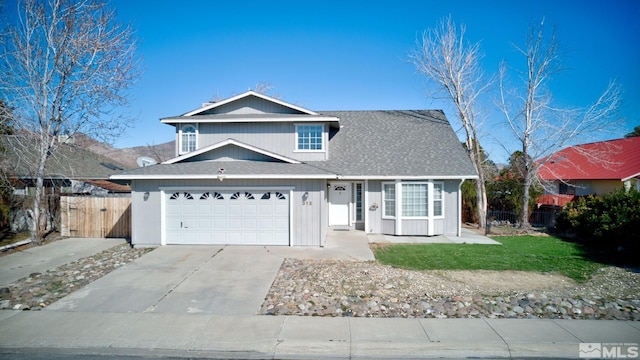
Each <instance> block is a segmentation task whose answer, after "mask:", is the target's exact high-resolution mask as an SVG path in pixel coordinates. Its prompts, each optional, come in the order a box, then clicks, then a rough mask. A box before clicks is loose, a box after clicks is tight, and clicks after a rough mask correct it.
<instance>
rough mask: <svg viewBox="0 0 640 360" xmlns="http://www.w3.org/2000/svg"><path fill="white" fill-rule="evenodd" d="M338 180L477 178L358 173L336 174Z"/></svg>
mask: <svg viewBox="0 0 640 360" xmlns="http://www.w3.org/2000/svg"><path fill="white" fill-rule="evenodd" d="M336 178H337V179H340V180H476V179H478V178H479V176H478V175H465V176H453V175H443V176H437V175H436V176H419V175H382V176H378V175H358V176H349V175H338V177H336Z"/></svg>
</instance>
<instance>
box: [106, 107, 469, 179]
mask: <svg viewBox="0 0 640 360" xmlns="http://www.w3.org/2000/svg"><path fill="white" fill-rule="evenodd" d="M320 115H321V116H335V117H338V118H339V119H340V128H339V129H337V128H331V134H330V140H329V160H328V161H312V162H306V163H304V164H287V163H280V162H259V161H228V162H217V161H202V162H180V163H175V164H160V165H155V166H150V167H146V168H139V169H134V170H129V171H125V172H123V173H120V174H118V175H117V176H116V178H117V179H127V178H129V179H130V178H136V177H138V178H144V177H171V176H175V177H195V176H207V175H210V176H212V177H215V176H217V174H218V169H219V168H224V169H225V175H226V176H229V177H232V176H234V175H236V176H240V177H248V176H251V175H255V176H265V177H269V176H273V177H282V176H291V177H294V176H297V177H304V176H305V175H307V176H312V175H313V176H317V177H326V178H333V177H336V176H339V175H341V176H343V177H345V178H348V177H376V176H378V177H405V178H406V177H423V178H429V177H432V178H437V177H440V178H445V177H449V178H456V177H458V178H459V177H464V178H469V177H475V176H476V175H477V174H476V172H475V169H474V167H473V165H472V163H471V160H470V159H469V157H468V155H467V153H466V151H465V150H464V148H463V147H462V144H461V143H460V140H458V138H457V136H456V134H455V133H454V131H453V129H452V128H451V125H450V124H449V122H448V120H447V119H446V117H445V115H444V113H443V112H442V111H437V110H402V111H401V110H390V111H326V112H321V113H320Z"/></svg>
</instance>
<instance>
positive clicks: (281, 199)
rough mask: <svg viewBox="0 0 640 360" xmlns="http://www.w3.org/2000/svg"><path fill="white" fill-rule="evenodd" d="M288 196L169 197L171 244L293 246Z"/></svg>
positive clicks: (216, 193)
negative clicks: (290, 238)
mask: <svg viewBox="0 0 640 360" xmlns="http://www.w3.org/2000/svg"><path fill="white" fill-rule="evenodd" d="M285 194H286V193H282V192H278V191H268V190H267V191H254V190H234V191H230V190H198V191H175V192H171V193H167V194H166V207H165V217H166V218H165V224H166V225H165V231H166V242H167V243H169V244H255V245H258V244H260V245H288V244H289V200H288V199H287V198H288V196H286V195H285Z"/></svg>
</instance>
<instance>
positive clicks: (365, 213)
mask: <svg viewBox="0 0 640 360" xmlns="http://www.w3.org/2000/svg"><path fill="white" fill-rule="evenodd" d="M363 187H364V189H362V191H363V192H364V194H363V195H364V199H363V202H364V203H363V204H362V216H364V233H365V234H368V233H369V230H370V229H369V179H364V185H363Z"/></svg>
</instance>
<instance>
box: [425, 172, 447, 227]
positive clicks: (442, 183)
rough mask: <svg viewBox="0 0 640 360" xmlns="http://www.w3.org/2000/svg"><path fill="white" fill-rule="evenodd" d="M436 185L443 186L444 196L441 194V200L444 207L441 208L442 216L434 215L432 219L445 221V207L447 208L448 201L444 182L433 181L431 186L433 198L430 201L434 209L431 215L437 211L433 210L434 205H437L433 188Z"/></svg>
mask: <svg viewBox="0 0 640 360" xmlns="http://www.w3.org/2000/svg"><path fill="white" fill-rule="evenodd" d="M435 184H439V185H441V186H442V194H441V195H442V196H441V198H440V202H441V203H442V207H441V212H442V214H441V215H433V216H432V218H433V219H444V214H445V211H444V206H445V203H446V201H445V199H444V198H445V191H444V189H445V186H444V181H431V185H430V188H431V189H430V192H431V194H430V195H431V197H430V198H429V199H430V201H429V203H430V204H431V207H432V209H430V211H431V212H430V213H429V214H433V211H434V209H435V208H433V204H434V203H435V191H434V190H433V186H434V185H435Z"/></svg>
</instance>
